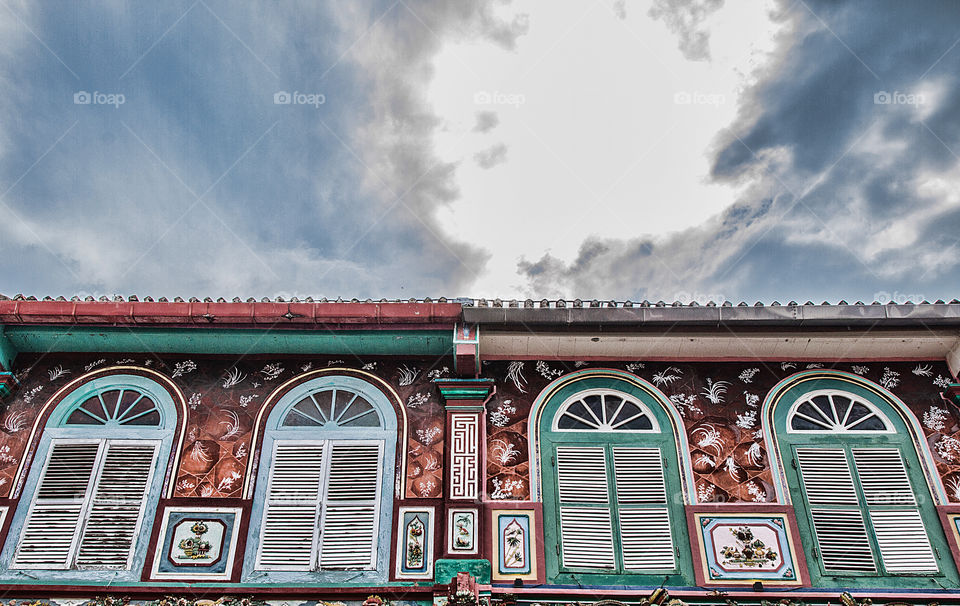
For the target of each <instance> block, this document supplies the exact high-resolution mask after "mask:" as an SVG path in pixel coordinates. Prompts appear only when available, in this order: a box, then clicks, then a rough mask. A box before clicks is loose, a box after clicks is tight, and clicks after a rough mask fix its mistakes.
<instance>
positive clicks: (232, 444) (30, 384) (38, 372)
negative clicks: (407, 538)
mask: <svg viewBox="0 0 960 606" xmlns="http://www.w3.org/2000/svg"><path fill="white" fill-rule="evenodd" d="M108 366H134V367H140V368H145V369H150V370H154V371H157V372H160V373H162V374H164V375H166V376H167V377H169V378H171V380H173V381H174V382H175V383H176V384H177V386H178V387H179V388H180V389H181V391H182V392H183V394H184V398H185V399H186V400H187V408H188V411H187V420H186V427H185V440H184V444H183V450H182V451H181V463H180V467H179V469H178V470H177V475H176V478H175V480H174V481H175V489H174V496H177V497H190V496H198V497H208V498H210V497H213V498H217V497H230V498H233V497H239V496H241V490H242V487H243V483H244V480H245V477H244V476H245V473H246V466H247V462H248V457H250V456H251V452H250V450H251V438H252V435H253V426H254V422H255V419H256V417H257V414H258V413H259V411H260V407H261V406H262V405H263V402H264V401H265V400H266V399H267V398H268V397H269V395H270V393H271V392H272V391H273V390H274V389H275V388H276V387H277V386H278V385H280V384H282V383H284V382H286V381H288V380H289V379H292V378H294V377H296V376H298V375H301V374H303V373H306V372H309V371H311V370H317V369H322V368H327V367H341V368H350V369H354V370H361V371H364V372H369V373H372V374H374V375H376V376H378V377H380V378H381V379H383V380H384V381H386V382H387V383H389V384H390V385H391V386H392V387H393V388H394V389H395V390H396V391H397V393H398V394H399V395H400V397H401V401H402V402H403V403H404V408H405V409H406V412H407V418H408V424H409V434H408V435H409V440H408V447H407V453H406V456H407V469H408V477H407V480H406V487H405V491H406V496H408V497H427V498H435V497H440V496H441V494H442V490H443V486H442V478H443V444H444V435H443V433H444V430H443V427H444V416H443V410H442V408H441V406H440V403H439V395H438V394H437V391H436V388H435V387H434V385H433V384H432V383H431V381H432V380H433V379H435V378H438V377H442V376H449V373H450V371H449V368H447V367H443V366H442V365H440V366H438V365H437V360H435V359H429V360H420V359H407V360H405V361H404V362H397V361H395V360H389V361H384V360H377V359H370V360H357V359H351V360H344V359H335V358H331V357H312V358H282V359H281V358H269V359H263V358H249V357H248V358H245V359H243V360H240V361H234V360H224V359H222V358H204V357H200V356H191V357H186V356H145V355H144V354H130V355H125V354H111V355H110V356H109V357H107V356H104V355H102V354H101V355H99V356H90V355H87V356H85V355H76V354H69V355H68V354H63V355H57V356H52V355H46V356H38V355H32V354H22V355H20V356H18V357H17V360H16V367H15V368H14V372H15V374H16V376H17V378H18V379H19V380H20V381H21V388H20V389H19V390H18V391H17V393H16V394H15V395H14V396H13V397H12V398H11V399H10V401H9V406H8V407H7V408H6V409H5V410H4V412H3V413H2V415H0V494H6V492H7V491H8V490H9V486H10V484H11V482H12V481H13V477H14V475H15V473H16V470H17V466H18V465H19V463H20V459H21V457H22V456H23V454H24V449H25V447H26V442H27V437H28V436H29V433H30V428H31V427H32V425H33V423H34V421H35V420H36V417H37V415H38V414H39V412H40V409H41V408H42V406H43V405H44V403H45V402H46V401H47V399H48V398H49V397H50V395H52V394H53V393H55V392H56V391H57V389H59V388H60V387H62V386H63V385H65V384H66V383H68V382H69V381H71V380H73V379H74V378H76V377H78V376H81V375H83V374H85V373H87V372H90V371H92V370H95V369H97V368H103V367H108Z"/></svg>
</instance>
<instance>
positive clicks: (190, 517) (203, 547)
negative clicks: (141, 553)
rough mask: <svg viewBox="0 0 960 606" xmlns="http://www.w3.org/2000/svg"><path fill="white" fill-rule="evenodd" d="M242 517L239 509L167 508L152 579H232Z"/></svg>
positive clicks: (155, 555)
mask: <svg viewBox="0 0 960 606" xmlns="http://www.w3.org/2000/svg"><path fill="white" fill-rule="evenodd" d="M241 515H242V512H241V510H240V509H239V508H224V507H211V508H198V507H167V508H166V509H165V510H164V511H163V514H162V516H163V522H162V524H161V526H160V533H159V535H158V536H159V540H158V542H157V548H156V552H155V553H154V558H153V567H152V571H151V575H150V576H151V578H153V579H157V580H160V579H165V580H167V579H176V580H191V579H192V580H201V579H202V580H208V581H228V580H230V578H231V576H232V572H233V563H234V560H235V557H236V550H237V541H238V536H237V532H238V530H239V527H240V519H241Z"/></svg>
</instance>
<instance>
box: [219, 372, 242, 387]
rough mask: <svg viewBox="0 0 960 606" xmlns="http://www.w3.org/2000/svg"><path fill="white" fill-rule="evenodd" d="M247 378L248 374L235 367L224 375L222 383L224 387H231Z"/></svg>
mask: <svg viewBox="0 0 960 606" xmlns="http://www.w3.org/2000/svg"><path fill="white" fill-rule="evenodd" d="M246 378H247V375H245V374H243V373H242V372H240V370H239V369H238V368H237V367H233V368H231V369H230V370H228V371H227V373H226V374H225V375H224V377H223V383H221V385H223V388H224V389H230V388H231V387H233V386H235V385H239V384H240V383H241V382H242V381H243V380H244V379H246Z"/></svg>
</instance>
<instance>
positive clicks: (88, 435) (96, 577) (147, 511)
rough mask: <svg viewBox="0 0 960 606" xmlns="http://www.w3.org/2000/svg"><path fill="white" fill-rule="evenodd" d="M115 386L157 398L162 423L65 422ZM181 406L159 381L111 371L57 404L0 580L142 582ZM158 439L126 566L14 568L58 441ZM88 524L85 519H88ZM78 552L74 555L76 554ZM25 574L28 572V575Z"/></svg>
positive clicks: (1, 556) (2, 557)
mask: <svg viewBox="0 0 960 606" xmlns="http://www.w3.org/2000/svg"><path fill="white" fill-rule="evenodd" d="M117 389H129V390H135V391H139V392H140V393H142V394H144V395H146V396H147V397H149V398H150V399H152V400H153V402H154V404H156V406H157V409H158V410H159V411H160V423H159V425H121V424H117V423H108V424H106V425H68V424H66V420H67V419H68V418H69V417H70V415H71V414H72V413H73V411H74V410H76V409H77V408H78V407H79V406H80V405H81V404H83V403H84V402H85V401H86V400H87V399H89V398H90V397H92V396H94V395H96V394H98V393H103V392H106V391H112V390H117ZM177 423H178V420H177V409H176V405H175V404H174V402H173V399H172V398H171V396H170V394H169V393H168V392H167V390H166V389H164V388H163V387H162V386H161V385H159V384H158V383H156V382H155V381H153V380H152V379H149V378H147V377H143V376H140V375H128V374H113V375H107V376H103V377H98V378H96V379H93V380H92V381H89V382H87V383H84V384H83V385H80V386H79V387H77V388H76V389H74V390H73V391H71V392H70V393H69V394H67V395H66V396H65V397H64V398H63V399H62V400H61V401H60V403H59V404H57V406H56V408H54V410H53V411H52V412H51V413H50V416H49V417H48V418H47V422H46V424H45V425H44V429H43V432H42V434H41V436H40V439H39V442H38V444H37V448H36V455H35V457H34V459H33V461H32V462H31V463H30V469H29V470H28V472H27V478H26V482H25V483H24V488H23V491H22V492H21V496H20V500H19V502H18V505H17V508H16V511H14V512H13V519H12V521H11V523H10V529H9V531H8V533H7V538H6V541H5V544H4V547H3V551H2V552H0V567H2V570H3V572H2V573H0V579H3V580H4V581H7V582H12V583H13V582H19V583H23V582H29V583H35V582H36V581H34V579H32V578H30V577H31V576H32V577H35V578H37V579H39V580H41V581H44V582H56V581H63V582H68V583H71V584H76V585H87V584H90V585H92V586H102V584H103V583H110V582H117V581H122V582H136V581H139V580H140V575H141V572H142V570H143V564H144V560H145V559H146V555H147V551H148V548H149V545H148V543H149V542H150V541H149V537H150V536H151V532H152V530H153V524H154V521H155V519H156V514H157V505H158V503H159V501H160V497H161V492H162V489H163V481H164V477H165V476H166V473H165V471H166V469H167V466H168V464H169V462H170V453H171V449H172V447H173V440H174V435H175V432H176V428H177ZM98 441H107V442H110V441H113V442H154V443H156V442H159V447H158V450H157V455H156V459H155V461H154V469H153V474H152V477H151V479H150V483H149V486H148V489H147V493H146V497H145V505H144V509H143V519H142V521H141V523H140V527H139V533H138V537H137V539H136V541H135V544H134V548H133V558H132V560H131V564H130V567H129V568H128V569H123V570H119V569H96V568H84V569H78V568H67V569H46V568H33V567H31V568H19V567H14V565H13V563H14V557H15V554H16V550H17V546H18V544H19V542H20V540H21V537H22V534H23V531H24V525H25V523H26V520H27V516H28V514H29V510H30V508H31V505H32V504H33V501H34V499H35V498H36V493H37V488H38V486H39V483H40V478H41V476H42V475H43V470H44V469H45V467H46V464H47V459H48V457H49V455H50V452H51V449H52V447H53V444H54V442H60V443H63V442H98ZM84 522H85V520H84ZM75 555H76V554H74V556H75ZM24 574H26V575H29V576H27V577H25V576H24Z"/></svg>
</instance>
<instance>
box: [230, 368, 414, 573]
mask: <svg viewBox="0 0 960 606" xmlns="http://www.w3.org/2000/svg"><path fill="white" fill-rule="evenodd" d="M330 388H335V389H345V390H349V391H352V392H354V393H357V394H359V395H361V396H363V397H364V398H365V399H366V400H367V402H369V403H370V404H371V405H372V406H373V407H374V409H375V410H376V412H377V414H378V415H379V418H380V423H381V425H380V427H363V426H358V427H339V426H337V427H323V426H314V425H310V426H283V425H282V423H283V420H284V419H285V418H286V415H287V414H288V413H289V411H290V410H291V409H292V408H293V407H294V406H296V405H297V404H298V403H299V402H300V401H301V400H302V399H303V398H304V397H306V396H307V395H309V394H311V393H315V392H318V391H324V390H326V389H330ZM397 427H398V421H397V415H396V412H395V411H394V408H393V405H392V404H391V402H390V400H389V399H388V397H387V396H386V395H385V394H384V393H383V392H382V391H381V390H380V389H379V388H377V387H376V386H374V385H373V384H371V383H369V382H368V381H366V380H363V379H360V378H357V377H353V376H349V375H324V376H320V377H316V378H313V379H310V380H307V381H304V382H303V383H300V384H299V385H296V386H295V387H293V388H292V389H291V390H290V391H288V392H287V393H286V394H284V395H283V396H282V397H281V398H280V399H279V400H278V401H277V404H276V405H275V406H274V407H273V409H272V410H271V411H270V413H269V415H268V417H267V419H266V421H265V423H264V432H263V440H262V442H261V444H260V461H259V463H258V464H257V466H256V479H255V484H254V490H253V495H252V497H253V498H252V501H253V506H252V509H251V516H250V529H251V530H250V532H248V536H247V544H246V547H245V550H244V552H245V553H244V564H243V574H242V577H241V578H242V579H243V580H244V581H245V582H280V583H290V582H309V583H311V584H314V585H316V586H326V585H330V586H342V585H343V584H344V583H348V582H349V583H360V584H366V583H383V582H386V581H387V579H388V575H389V572H390V567H389V565H390V529H391V525H392V520H393V497H394V491H395V490H396V487H395V484H396V469H397V462H396V458H397ZM278 443H287V444H290V443H295V444H304V445H318V444H320V443H325V444H326V446H325V448H324V459H325V463H324V470H323V474H324V475H323V482H324V485H323V486H322V489H323V490H326V484H327V482H328V480H329V471H330V465H329V456H330V454H329V451H328V450H327V449H328V448H329V447H330V446H332V445H334V444H337V443H349V444H353V445H359V444H363V443H366V444H373V443H376V444H379V445H380V447H381V459H380V460H381V463H380V467H379V474H380V479H379V482H378V485H377V491H378V494H377V507H378V511H377V514H378V515H377V518H376V524H377V528H376V529H375V534H374V537H375V542H376V549H375V550H373V555H374V557H373V558H372V560H373V565H372V566H371V567H370V568H367V569H362V570H360V569H347V570H344V569H321V568H319V561H318V550H319V545H320V538H319V537H320V534H321V533H320V530H321V526H320V524H322V521H318V525H317V526H316V527H315V528H314V537H313V547H312V553H311V562H312V564H311V569H310V570H299V569H298V570H292V569H289V568H287V569H280V568H272V567H271V568H262V567H261V564H260V552H261V549H260V546H261V544H262V539H263V525H264V521H265V516H266V511H267V496H268V495H267V491H268V490H269V486H270V481H271V479H272V476H273V461H274V458H275V454H276V448H277V444H278ZM320 509H321V511H322V512H325V511H326V508H325V507H322V506H321V507H320Z"/></svg>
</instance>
